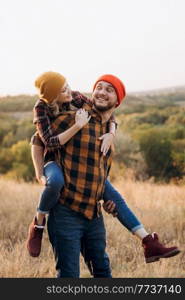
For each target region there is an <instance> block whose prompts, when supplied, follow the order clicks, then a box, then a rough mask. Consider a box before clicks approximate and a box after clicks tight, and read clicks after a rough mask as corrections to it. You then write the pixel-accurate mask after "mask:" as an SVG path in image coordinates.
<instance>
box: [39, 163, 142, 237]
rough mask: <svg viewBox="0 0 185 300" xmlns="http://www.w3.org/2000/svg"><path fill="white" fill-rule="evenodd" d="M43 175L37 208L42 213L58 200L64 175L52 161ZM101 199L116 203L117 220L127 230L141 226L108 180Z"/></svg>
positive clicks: (46, 166) (47, 210)
mask: <svg viewBox="0 0 185 300" xmlns="http://www.w3.org/2000/svg"><path fill="white" fill-rule="evenodd" d="M44 175H45V176H46V178H47V185H46V187H45V188H44V190H43V192H42V194H41V197H40V201H39V205H38V209H37V210H38V211H40V212H43V213H49V211H50V209H51V208H52V207H54V206H55V205H56V203H57V202H58V199H59V196H60V191H61V189H62V188H63V186H64V176H63V173H62V170H61V168H60V167H59V166H58V165H57V163H56V162H54V161H51V162H49V163H47V164H46V165H45V166H44ZM103 200H104V201H107V200H112V201H113V202H114V203H115V204H116V211H117V213H118V220H119V221H120V222H121V224H122V225H123V226H124V227H126V228H127V229H128V230H130V231H131V232H133V233H134V232H135V231H136V230H137V229H139V228H142V227H143V225H142V224H141V223H140V221H139V220H138V219H137V217H136V216H135V215H134V213H133V212H132V211H131V209H130V208H129V207H128V206H127V204H126V202H125V200H124V198H123V197H122V196H121V194H119V193H118V191H117V190H116V189H115V188H114V187H113V186H112V184H111V183H110V182H109V181H108V180H106V182H105V190H104V194H103Z"/></svg>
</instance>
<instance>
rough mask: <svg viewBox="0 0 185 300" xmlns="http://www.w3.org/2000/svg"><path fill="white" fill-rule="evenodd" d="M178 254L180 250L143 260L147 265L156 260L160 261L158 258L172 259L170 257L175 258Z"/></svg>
mask: <svg viewBox="0 0 185 300" xmlns="http://www.w3.org/2000/svg"><path fill="white" fill-rule="evenodd" d="M179 253H180V250H178V249H174V250H172V251H171V252H168V253H165V254H163V255H157V256H151V257H148V258H146V259H145V261H146V263H147V264H148V263H152V262H155V261H158V260H160V258H168V257H172V256H175V255H177V254H179Z"/></svg>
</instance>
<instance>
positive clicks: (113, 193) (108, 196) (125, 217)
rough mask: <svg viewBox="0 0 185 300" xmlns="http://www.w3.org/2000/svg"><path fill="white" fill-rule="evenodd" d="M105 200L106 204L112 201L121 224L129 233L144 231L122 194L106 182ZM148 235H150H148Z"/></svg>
mask: <svg viewBox="0 0 185 300" xmlns="http://www.w3.org/2000/svg"><path fill="white" fill-rule="evenodd" d="M103 200H104V201H105V202H106V201H108V200H112V201H113V202H114V203H115V205H116V207H115V209H116V212H117V218H118V220H119V221H120V223H121V224H122V225H123V226H124V227H126V228H127V229H128V230H129V231H131V232H133V233H135V232H136V231H137V230H139V229H143V225H142V224H141V222H140V221H139V220H138V219H137V217H136V216H135V215H134V213H133V212H132V211H131V209H130V208H129V207H128V206H127V204H126V202H125V200H124V199H123V197H122V196H121V194H120V193H118V191H117V190H116V189H115V188H114V187H113V186H112V184H111V183H110V182H109V181H108V180H106V182H105V190H104V194H103ZM147 234H148V233H147Z"/></svg>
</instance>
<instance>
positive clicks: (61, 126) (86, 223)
mask: <svg viewBox="0 0 185 300" xmlns="http://www.w3.org/2000/svg"><path fill="white" fill-rule="evenodd" d="M124 96H125V88H124V85H123V83H122V82H121V81H120V80H119V79H118V78H117V77H115V76H113V75H104V76H101V77H100V78H99V79H98V80H97V81H96V83H95V85H94V88H93V94H92V102H91V103H88V102H87V103H86V104H84V106H83V108H85V109H86V110H87V111H88V113H89V115H90V117H91V118H90V121H89V123H87V124H86V125H85V127H83V128H82V129H81V130H80V131H79V132H78V133H77V134H76V135H75V136H74V137H73V138H72V139H71V140H70V141H68V143H67V144H65V145H63V146H62V148H61V160H60V164H61V166H62V169H63V173H64V177H65V186H64V189H63V190H62V192H61V197H60V202H59V204H57V206H56V207H54V208H53V210H52V211H51V213H50V216H49V220H48V232H49V237H50V241H51V244H52V246H53V249H54V252H55V258H56V262H57V264H56V269H57V270H58V277H79V255H80V250H82V249H81V246H82V245H83V255H84V258H85V261H86V262H88V265H89V267H90V268H91V270H92V275H94V277H111V270H110V264H109V259H108V256H107V254H106V252H105V247H106V238H105V228H104V224H103V218H102V215H101V212H100V207H99V204H98V203H99V202H98V201H99V200H100V199H102V195H103V191H104V185H105V180H106V178H107V176H108V173H109V169H110V166H111V154H112V151H111V150H109V151H108V153H107V155H106V156H103V155H102V152H101V151H100V149H101V146H100V145H101V141H100V140H99V137H100V136H102V135H103V134H105V133H106V132H108V128H109V122H110V117H111V115H112V112H113V111H114V110H115V108H116V107H117V106H118V105H119V104H120V103H121V101H122V100H123V98H124ZM74 116H75V112H74V111H66V112H65V113H63V114H62V115H61V116H59V117H58V118H57V119H56V120H55V121H54V122H53V124H52V127H53V129H55V134H56V135H57V134H60V133H62V132H63V131H65V130H67V129H68V128H69V127H71V126H72V125H73V124H74ZM34 144H35V145H40V141H39V140H38V139H35V140H34ZM111 193H113V194H114V191H112V190H111ZM109 196H110V195H108V197H109ZM120 201H121V202H122V199H121V197H120ZM113 208H114V207H113ZM129 214H130V212H129ZM124 216H125V214H124ZM127 217H128V216H127ZM124 226H125V224H124ZM139 226H140V224H139ZM137 227H138V226H137ZM136 232H138V235H139V237H140V238H141V239H142V240H143V245H144V246H145V258H146V261H147V262H153V261H157V260H159V258H161V257H170V256H173V255H176V254H178V253H179V250H178V249H177V247H171V248H166V247H164V246H163V245H162V244H160V243H159V242H158V237H157V235H156V234H155V235H149V234H148V233H147V232H146V231H145V229H144V228H139V229H137V231H136Z"/></svg>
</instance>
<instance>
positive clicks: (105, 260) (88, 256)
mask: <svg viewBox="0 0 185 300" xmlns="http://www.w3.org/2000/svg"><path fill="white" fill-rule="evenodd" d="M83 243H84V253H85V255H84V258H85V260H86V262H87V263H88V265H89V266H90V268H91V269H92V275H93V276H94V277H101V278H105V277H112V276H111V268H110V261H109V257H108V255H107V253H106V252H105V248H106V232H105V226H104V222H103V216H102V215H101V216H100V217H98V218H95V219H93V220H91V221H88V223H87V228H86V231H85V235H84V240H83Z"/></svg>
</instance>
